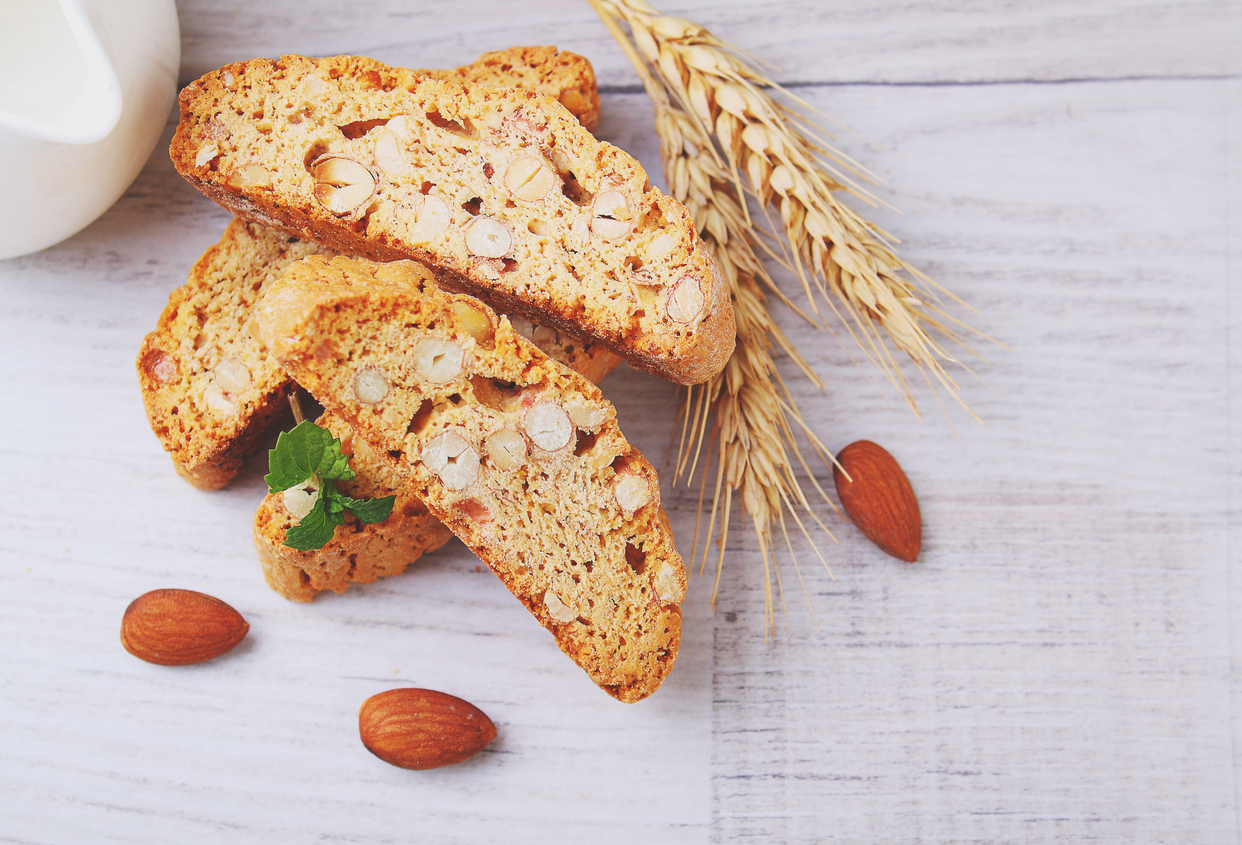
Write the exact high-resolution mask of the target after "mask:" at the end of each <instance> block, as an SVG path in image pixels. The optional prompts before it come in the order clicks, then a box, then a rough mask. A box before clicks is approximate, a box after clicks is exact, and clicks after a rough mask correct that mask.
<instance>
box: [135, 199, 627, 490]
mask: <svg viewBox="0 0 1242 845" xmlns="http://www.w3.org/2000/svg"><path fill="white" fill-rule="evenodd" d="M317 254H324V255H332V254H334V253H332V251H331V250H329V249H327V248H326V247H323V246H320V245H319V244H316V243H313V242H310V241H302V240H299V239H297V238H294V237H292V236H290V235H288V234H286V233H285V232H281V231H279V230H277V229H271V228H268V227H266V226H261V225H259V224H258V223H247V222H245V221H243V220H239V219H237V218H234V219H233V220H232V221H231V222H230V223H229V225H228V227H227V228H226V229H225V231H224V235H223V237H221V239H220V241H219V243H216V244H214V245H213V246H212V247H210V248H209V249H208V250H207V251H206V252H205V253H204V254H203V256H202V258H200V259H199V260H198V262H197V263H196V264H195V265H194V268H193V269H192V270H191V271H190V277H189V280H188V281H187V282H186V283H185V284H184V285H182V286H181V287H179V288H177V289H176V290H175V291H173V293H172V295H171V296H170V297H169V298H168V305H167V306H166V307H165V308H164V311H163V313H162V314H161V315H160V319H159V323H158V325H157V326H156V328H155V330H154V331H152V332H151V333H150V334H148V335H147V336H146V338H145V339H144V340H143V342H142V348H141V349H140V351H139V353H138V362H137V363H138V382H139V385H140V386H141V388H142V400H143V405H144V406H145V408H146V412H147V421H148V422H149V423H150V424H151V430H152V431H154V432H155V434H156V436H157V437H158V438H159V439H160V442H161V443H162V444H163V446H164V448H165V449H166V450H167V451H168V452H169V454H170V455H171V456H172V460H173V466H174V467H176V469H177V472H178V473H180V474H181V476H182V477H183V478H185V479H186V480H187V481H189V482H190V483H191V484H193V485H194V486H195V487H198V488H199V489H201V490H215V489H218V488H220V487H223V486H224V485H225V484H227V483H228V482H229V481H231V480H232V479H233V477H234V476H235V475H236V474H237V473H238V471H240V470H241V468H242V467H243V466H244V465H245V464H246V463H247V462H248V461H249V460H250V459H251V458H252V457H254V454H255V452H256V451H258V450H259V449H260V448H261V446H262V445H263V443H265V442H266V441H268V440H269V439H270V438H271V435H272V433H273V431H274V429H275V428H276V426H277V425H278V424H279V423H280V422H281V421H282V420H285V419H287V418H288V417H289V403H288V400H287V397H288V395H289V394H290V392H291V391H293V389H294V383H293V380H292V379H291V378H289V375H288V373H286V372H285V371H284V369H282V368H281V366H280V365H279V364H278V363H276V362H275V361H273V360H272V359H271V358H270V357H269V356H268V355H267V353H266V352H265V351H264V349H263V348H262V346H261V345H260V344H259V342H258V341H257V340H255V338H254V337H253V336H252V332H251V316H250V313H251V310H252V309H253V307H254V304H255V302H257V301H258V298H259V295H260V294H261V293H262V291H263V290H264V289H265V288H266V287H267V285H269V284H270V283H271V282H272V280H273V279H277V278H279V277H280V276H281V275H282V274H283V273H284V271H285V269H286V268H287V267H288V266H289V265H290V264H291V263H293V262H294V261H296V260H298V259H299V258H303V257H305V256H307V255H317ZM521 330H522V331H524V333H525V334H526V335H527V336H528V337H530V338H531V339H532V340H533V341H534V342H535V343H536V345H538V346H539V347H540V348H541V349H543V350H544V352H546V353H547V354H548V355H551V356H552V357H553V358H556V360H558V361H560V362H561V363H563V364H566V365H567V366H569V367H572V368H573V369H575V370H577V371H579V372H581V373H583V374H584V375H585V376H587V378H589V379H591V380H592V381H596V382H598V381H599V380H600V379H602V378H603V377H604V376H606V375H607V374H608V373H609V372H611V371H612V369H613V368H614V367H615V366H616V365H617V364H618V363H619V362H620V359H619V358H618V357H617V356H615V355H613V354H612V353H611V352H609V351H608V350H606V349H604V348H603V347H602V346H600V345H599V344H589V343H584V342H582V341H580V340H578V339H576V338H574V337H570V336H566V335H562V334H560V333H559V332H556V331H553V330H550V329H547V328H545V327H543V326H533V325H531V324H529V323H525V321H523V323H522V326H521Z"/></svg>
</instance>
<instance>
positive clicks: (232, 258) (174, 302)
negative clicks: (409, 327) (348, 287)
mask: <svg viewBox="0 0 1242 845" xmlns="http://www.w3.org/2000/svg"><path fill="white" fill-rule="evenodd" d="M324 251H325V248H324V247H322V246H320V245H319V244H316V243H314V242H312V241H303V240H299V239H297V238H294V237H292V236H290V235H288V234H286V233H285V232H281V231H279V230H276V229H268V228H266V227H264V226H259V225H257V224H255V223H246V222H244V221H241V220H238V219H234V220H233V221H232V222H230V223H229V225H228V227H227V228H226V229H225V230H224V235H223V237H221V238H220V241H219V243H217V244H215V245H213V246H212V247H210V248H209V249H208V250H207V251H206V252H205V253H203V256H202V257H201V258H200V259H199V260H198V261H197V262H196V263H195V265H194V268H193V269H192V270H191V271H190V278H189V280H188V281H187V282H186V283H185V284H184V285H182V286H181V287H179V288H177V289H176V290H175V291H173V292H172V295H171V296H169V298H168V305H167V307H165V308H164V312H163V313H162V314H161V315H160V319H159V322H158V324H157V325H156V328H155V331H153V332H151V333H150V334H148V335H147V336H146V338H145V339H144V340H143V342H142V348H141V349H140V350H139V352H138V362H137V363H138V383H139V385H140V386H141V387H142V402H143V405H144V407H145V408H146V412H147V421H148V422H150V424H151V430H152V431H154V432H155V435H156V436H157V437H158V438H159V439H160V443H162V444H163V446H164V448H165V450H167V451H168V452H169V454H170V455H171V456H172V459H173V466H175V467H176V469H177V472H178V473H180V474H181V476H182V477H183V478H185V479H186V480H187V481H189V482H190V483H191V484H193V485H194V486H195V487H198V488H199V489H201V490H215V489H217V488H220V487H223V486H224V485H225V484H227V483H228V482H229V481H230V480H232V478H233V476H235V475H236V474H237V473H238V471H240V470H241V468H242V466H244V465H245V463H246V461H248V460H249V459H250V458H251V457H252V456H253V455H254V453H255V452H256V451H257V450H258V449H259V448H260V447H261V446H262V444H263V442H264V441H265V440H266V438H267V437H268V434H269V432H270V431H271V430H272V429H273V428H274V427H275V426H276V424H277V423H278V422H280V420H281V419H282V418H284V417H287V416H288V415H289V403H288V400H287V399H286V398H285V397H286V394H287V393H288V391H289V390H290V388H291V386H292V381H291V379H290V378H289V376H288V374H287V373H286V372H285V371H284V370H283V369H282V368H281V366H280V364H279V363H277V362H276V361H275V360H273V359H272V358H270V357H269V356H268V355H267V353H266V352H264V351H263V349H262V347H260V345H259V342H258V341H257V340H255V339H254V338H253V337H252V336H251V333H250V330H249V326H248V324H249V322H250V311H251V309H252V308H253V307H254V304H255V302H257V301H258V299H259V294H260V292H261V291H262V290H263V288H264V287H265V286H267V285H268V284H269V283H270V282H271V281H272V280H273V279H277V278H279V277H280V276H281V275H283V274H284V271H285V268H287V267H288V266H289V265H290V264H292V263H293V262H294V261H297V260H298V259H299V258H304V257H306V256H308V255H315V254H318V253H321V252H324Z"/></svg>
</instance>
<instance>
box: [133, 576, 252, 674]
mask: <svg viewBox="0 0 1242 845" xmlns="http://www.w3.org/2000/svg"><path fill="white" fill-rule="evenodd" d="M249 630H250V625H249V624H248V623H247V622H246V620H245V619H242V616H241V614H240V613H238V612H237V611H236V610H234V609H233V608H231V607H229V606H228V605H227V604H225V603H224V602H222V601H220V600H219V599H217V598H212V597H211V596H208V595H204V594H202V593H196V592H194V591H193V590H152V591H151V592H149V593H146V594H144V595H141V596H139V597H138V598H136V599H134V600H133V601H132V602H131V603H130V605H129V607H127V608H125V616H124V617H123V618H122V619H121V645H123V646H125V650H126V651H128V652H129V653H130V654H132V655H134V656H135V657H139V658H141V659H143V660H145V661H147V662H148V663H158V664H160V665H161V666H185V665H187V664H190V663H202V662H203V661H205V660H211V659H212V658H213V657H219V656H220V655H222V654H224V653H225V652H226V651H229V650H230V649H232V648H233V647H234V646H235V645H237V644H238V643H239V642H241V641H242V638H243V637H245V636H246V632H247V631H249Z"/></svg>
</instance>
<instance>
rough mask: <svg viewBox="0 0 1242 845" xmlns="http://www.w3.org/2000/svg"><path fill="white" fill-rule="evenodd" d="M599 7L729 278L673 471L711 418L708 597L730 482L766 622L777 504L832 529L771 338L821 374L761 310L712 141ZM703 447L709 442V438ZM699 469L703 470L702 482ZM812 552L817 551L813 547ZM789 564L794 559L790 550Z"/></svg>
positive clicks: (749, 232)
mask: <svg viewBox="0 0 1242 845" xmlns="http://www.w3.org/2000/svg"><path fill="white" fill-rule="evenodd" d="M597 8H599V7H598V6H597ZM600 13H601V17H603V19H604V21H605V23H607V24H608V25H609V27H610V28H612V29H613V30H614V35H616V36H617V38H618V41H619V42H620V43H621V44H622V46H623V47H626V49H627V52H629V53H630V55H631V58H632V60H633V61H634V63H635V68H636V69H637V70H638V72H639V75H640V76H641V77H642V79H643V82H644V85H645V87H646V89H647V92H648V94H649V95H650V96H651V98H652V101H653V103H654V104H655V123H656V132H657V134H658V135H659V137H660V153H661V161H662V162H663V166H664V176H665V181H666V182H667V183H668V186H669V192H670V194H671V195H672V196H673V197H674V198H675V199H677V200H679V201H680V202H681V203H682V204H683V205H685V206H686V208H687V210H688V211H689V212H690V214H691V216H692V217H693V219H694V220H695V223H696V225H697V227H698V229H699V234H700V237H701V239H702V241H703V243H704V245H705V246H706V247H707V249H708V250H710V251H711V253H712V254H713V255H714V256H715V258H716V260H717V261H718V262H719V264H720V267H721V270H722V271H723V272H724V275H725V278H726V279H727V280H728V282H729V285H730V291H731V294H732V299H733V309H734V317H735V320H736V322H737V347H736V350H735V351H734V354H733V356H732V357H731V358H730V359H729V362H728V364H727V365H726V366H725V369H724V371H723V372H721V373H720V374H719V375H717V376H716V377H715V378H713V379H711V380H710V381H708V382H706V383H705V384H702V385H696V386H695V387H692V388H689V389H688V393H687V395H686V399H685V401H684V402H683V405H682V411H683V413H684V414H685V415H686V419H685V425H684V426H683V435H682V449H681V450H680V454H679V458H678V463H677V475H678V476H681V475H683V474H686V475H688V476H691V477H692V476H693V475H694V473H695V469H696V466H697V461H698V457H699V456H700V454H701V450H702V445H703V440H704V437H705V435H706V432H707V431H708V428H709V425H710V422H709V421H710V420H711V419H713V418H714V420H715V427H714V430H713V431H714V438H713V439H714V441H715V443H713V444H712V446H718V457H717V461H716V483H715V498H714V504H713V506H712V509H711V515H710V517H709V520H708V525H707V531H706V534H705V536H706V537H707V538H708V542H706V543H705V544H704V546H703V552H702V560H701V563H700V570H702V569H703V568H704V567H705V566H706V562H707V557H708V555H709V553H710V551H711V544H710V538H711V537H712V536H713V535H714V534H715V528H716V525H717V522H716V520H717V519H719V520H720V521H719V525H720V541H719V549H718V556H717V559H716V586H715V588H714V589H713V593H712V599H713V603H714V601H715V597H716V592H717V589H718V588H719V579H720V574H721V573H722V571H723V566H724V554H725V550H726V545H727V543H726V540H727V532H728V526H729V520H730V516H731V510H732V506H733V493H734V491H737V492H739V493H740V495H741V499H742V506H743V509H744V510H745V512H746V514H747V515H748V516H749V517H750V519H751V523H752V527H753V529H754V532H755V537H756V540H757V542H758V546H759V550H760V553H761V556H762V559H763V566H764V574H765V578H764V588H765V589H764V605H765V611H766V619H767V623H768V630H769V631H771V630H772V629H773V626H774V620H775V612H774V609H775V601H776V596H775V595H774V593H773V590H772V582H773V580H774V579H775V580H776V582H777V584H778V585H779V583H780V580H779V573H778V572H777V570H776V562H775V559H774V558H773V554H772V553H773V543H772V532H773V530H774V528H777V527H779V529H780V530H781V532H782V534H786V514H787V513H789V514H791V515H792V516H793V518H794V521H795V522H796V523H797V524H798V527H799V528H800V529H801V530H803V532H804V533H805V531H806V527H805V525H804V524H803V523H802V521H801V520H799V519H798V518H797V516H796V514H797V512H798V511H802V512H805V513H807V514H809V515H810V517H811V518H812V519H813V520H814V521H815V522H817V523H818V524H819V526H820V527H821V528H823V530H824V531H825V532H828V534H829V536H831V532H829V531H828V529H827V527H826V526H825V525H824V524H823V522H822V521H820V520H819V518H818V517H817V516H816V515H815V511H814V510H813V509H812V508H811V506H810V503H809V502H808V500H807V497H806V495H805V493H804V492H803V490H802V487H801V485H800V483H799V481H798V478H797V475H796V472H795V465H796V466H800V467H801V468H802V469H803V470H804V471H805V472H807V474H808V476H810V478H811V483H812V484H813V485H814V486H815V488H816V490H817V491H818V493H819V494H820V496H821V497H822V498H823V500H824V501H825V502H827V503H828V504H829V505H831V504H832V503H831V500H829V499H828V497H827V495H826V494H825V493H824V491H823V490H822V489H821V488H820V487H819V485H818V483H817V482H815V479H814V476H813V474H811V473H810V470H809V468H808V467H807V465H806V462H805V460H804V458H803V455H802V454H801V452H800V451H799V449H798V445H797V441H796V439H795V436H794V429H795V428H796V429H799V430H801V431H803V432H804V434H805V435H806V436H807V439H808V441H809V442H810V444H811V448H812V450H813V451H814V452H815V453H816V454H817V455H818V456H819V457H820V458H821V459H822V460H824V461H825V462H826V463H829V464H830V463H831V461H832V456H831V455H830V454H829V452H828V450H827V449H826V448H825V447H824V446H823V444H822V443H820V441H819V439H818V438H817V437H816V436H815V435H814V433H813V432H812V431H811V429H810V428H809V427H808V426H807V425H806V423H805V421H803V419H802V416H801V414H800V413H799V411H798V408H797V405H796V403H795V402H794V400H793V397H792V396H791V395H790V394H789V392H788V391H787V390H786V389H785V387H784V385H783V384H782V383H781V381H780V375H779V373H778V371H777V368H776V362H775V361H774V360H773V357H772V352H773V348H774V346H775V347H779V348H780V349H781V350H783V351H784V352H785V353H786V354H787V355H788V356H789V357H790V358H791V359H792V360H793V361H795V362H796V363H797V365H798V366H799V367H800V368H801V370H802V372H803V374H804V375H805V376H806V377H807V378H809V379H810V380H811V381H812V382H813V383H815V384H816V385H817V386H820V387H822V382H820V380H819V378H818V376H816V375H815V372H814V371H813V370H812V369H811V367H810V366H809V365H808V364H807V363H806V361H805V360H804V359H803V358H802V356H801V355H800V354H799V353H798V350H797V349H796V348H795V347H794V345H793V344H792V343H791V342H790V341H789V339H788V338H787V337H786V336H785V334H784V332H782V331H781V329H780V327H779V326H778V325H777V324H776V323H775V322H774V321H773V319H772V317H771V314H770V313H769V311H768V308H767V304H766V296H765V293H764V290H765V289H767V290H769V291H773V292H775V293H776V294H777V295H778V296H782V298H783V295H782V294H780V292H779V290H778V289H777V288H776V286H775V284H774V283H773V282H772V279H771V277H770V276H769V274H768V270H767V268H766V267H765V266H764V263H763V261H762V260H760V258H759V255H758V254H757V252H756V248H757V246H758V244H757V241H756V240H755V237H754V230H753V227H752V226H751V225H750V223H749V222H748V220H747V216H746V210H745V206H744V204H743V203H742V202H741V200H740V198H739V195H738V193H737V192H736V191H735V189H734V185H733V181H732V179H731V176H730V174H729V173H728V171H727V170H725V168H724V165H723V162H722V161H721V159H720V157H719V156H718V155H717V154H716V152H715V150H714V149H713V147H712V141H711V138H710V137H709V136H708V135H707V134H706V133H705V132H704V131H703V128H702V126H701V125H700V124H699V123H698V121H696V120H694V118H693V117H692V116H691V115H690V114H689V113H687V112H686V111H685V110H684V109H682V108H681V107H679V106H678V105H676V104H674V103H673V102H672V101H671V100H670V99H669V97H668V94H667V92H666V90H665V89H664V88H663V86H662V85H661V84H660V83H659V82H658V81H657V80H656V79H655V77H654V76H653V75H652V74H651V72H650V71H648V70H647V68H646V66H645V65H644V63H643V62H642V60H641V58H640V57H639V56H638V55H637V54H636V53H635V52H634V51H633V47H632V45H630V44H629V42H628V40H626V39H625V37H624V33H622V32H620V31H619V29H618V28H617V23H616V21H615V20H614V19H611V18H610V17H609V16H607V15H606V14H605V13H604V12H603V10H602V9H601V11H600ZM711 451H715V450H714V449H713V448H709V452H711ZM707 478H708V476H707V473H706V471H705V473H704V476H703V483H704V486H706V483H707ZM701 511H702V508H700V513H701ZM697 529H698V526H696V532H695V543H694V548H695V552H694V553H693V556H692V559H693V558H697V556H698V533H699V532H698V530H697ZM786 536H787V534H786ZM820 559H821V561H822V560H823V558H822V556H821V558H820ZM794 566H795V568H796V567H797V561H796V560H794ZM825 566H826V563H825ZM799 578H801V573H800V572H799Z"/></svg>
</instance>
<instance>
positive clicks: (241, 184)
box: [225, 164, 272, 188]
mask: <svg viewBox="0 0 1242 845" xmlns="http://www.w3.org/2000/svg"><path fill="white" fill-rule="evenodd" d="M225 184H226V185H228V186H229V187H230V188H264V187H267V186H268V185H270V184H272V175H271V174H270V173H268V172H267V168H266V167H264V166H263V165H261V164H247V165H246V166H245V167H239V168H237V169H236V170H234V171H233V172H232V173H230V174H229V178H228V179H227V180H226V181H225Z"/></svg>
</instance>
